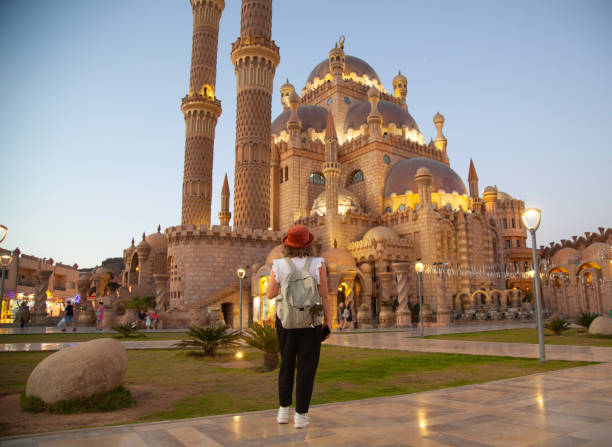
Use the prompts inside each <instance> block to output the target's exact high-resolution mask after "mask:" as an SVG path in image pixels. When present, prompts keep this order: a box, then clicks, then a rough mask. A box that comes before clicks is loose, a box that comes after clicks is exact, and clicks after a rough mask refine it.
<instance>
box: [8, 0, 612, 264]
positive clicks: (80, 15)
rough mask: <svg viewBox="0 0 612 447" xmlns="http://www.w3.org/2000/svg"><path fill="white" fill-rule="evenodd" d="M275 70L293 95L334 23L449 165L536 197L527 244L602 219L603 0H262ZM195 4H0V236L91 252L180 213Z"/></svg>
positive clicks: (607, 121) (83, 257)
mask: <svg viewBox="0 0 612 447" xmlns="http://www.w3.org/2000/svg"><path fill="white" fill-rule="evenodd" d="M273 11H274V12H273V31H272V37H273V39H274V40H275V41H276V43H277V44H278V46H279V47H280V54H281V63H280V65H279V67H278V68H277V71H276V78H275V83H274V84H275V85H274V89H275V92H274V98H273V110H272V116H273V117H275V116H276V115H277V114H278V113H280V111H281V110H282V107H281V103H280V99H279V97H280V94H279V88H280V86H281V85H282V84H283V83H284V81H285V78H289V80H290V81H291V82H292V83H293V84H294V85H295V87H296V89H297V91H298V93H299V92H300V91H301V89H302V87H304V84H305V81H306V78H307V76H308V74H309V73H310V71H311V70H312V69H313V68H314V67H315V66H316V65H317V64H318V63H319V62H321V61H322V60H323V59H326V58H327V54H328V52H329V50H330V49H331V48H332V47H333V45H334V43H335V42H336V41H337V40H338V38H339V36H340V35H345V36H346V42H345V51H346V53H347V54H349V55H353V56H357V57H359V58H361V59H364V60H365V61H367V62H368V63H369V64H370V65H371V66H372V67H373V68H374V69H375V70H376V72H377V73H378V75H379V77H380V78H381V81H382V82H383V84H384V85H385V87H386V89H387V91H388V92H391V91H392V90H393V86H392V82H391V80H392V79H393V76H395V75H396V74H397V71H398V69H400V70H401V71H402V73H403V74H404V75H405V76H406V77H407V78H408V97H407V103H408V110H409V112H410V113H411V114H412V116H413V117H414V118H415V120H416V122H417V123H418V125H419V127H420V130H421V132H422V133H423V134H424V135H425V137H426V140H427V141H429V139H430V138H432V137H435V127H434V125H433V122H432V119H433V116H434V115H435V113H436V112H438V111H439V112H440V113H442V114H443V115H444V116H445V117H446V124H445V128H444V133H445V135H446V137H447V138H448V155H449V157H450V160H451V167H452V168H453V169H454V170H455V171H456V172H457V173H458V174H459V175H460V176H461V177H462V179H463V180H464V183H465V184H466V185H467V173H468V167H469V160H470V157H471V158H473V160H474V164H475V166H476V170H477V173H478V176H479V179H480V182H479V188H480V192H481V194H482V190H483V189H484V188H485V187H486V186H487V185H497V186H498V188H499V190H501V191H505V192H507V193H509V194H510V195H512V196H513V197H516V198H519V199H522V200H524V201H525V205H526V206H527V207H532V206H533V207H538V208H540V209H541V210H542V224H541V226H540V229H539V230H538V233H537V237H538V244H539V245H546V244H548V243H549V242H551V241H559V240H560V239H564V238H567V239H569V238H570V237H571V236H572V235H581V234H583V233H584V232H585V231H596V230H597V228H598V227H612V200H611V194H612V143H611V140H612V137H611V136H610V134H609V132H610V129H611V128H612V111H611V107H610V105H611V104H612V88H611V82H612V2H610V1H607V0H602V1H593V0H576V1H560V0H554V1H511V2H510V1H501V0H499V1H495V0H482V1H450V0H448V1H445V0H439V1H435V2H432V1H397V0H379V1H377V2H366V1H361V0H334V1H330V0H327V1H323V0H312V1H297V0H294V1H288V0H284V1H278V0H277V1H276V2H274V10H273ZM239 32H240V1H238V0H229V1H227V0H226V8H225V11H224V12H223V16H222V19H221V24H220V35H219V51H218V66H217V88H216V94H217V98H218V99H220V100H221V101H222V104H223V113H222V115H221V117H220V119H219V122H218V125H217V129H216V140H215V158H214V172H213V206H212V223H213V224H215V225H216V224H218V218H217V213H218V211H219V205H220V197H219V195H220V191H221V186H222V181H223V176H224V175H225V173H227V174H228V176H229V180H230V190H231V191H232V199H233V177H234V140H235V136H234V129H235V107H236V91H235V88H236V87H235V77H234V70H233V66H232V64H231V61H230V49H231V43H232V42H233V41H235V40H236V37H237V36H238V35H239ZM191 37H192V15H191V6H190V4H189V1H188V0H104V1H87V0H44V1H43V0H39V1H23V0H2V1H1V2H0V60H1V61H2V63H1V65H2V68H1V69H0V104H1V106H0V173H1V176H2V179H1V180H2V181H1V183H0V184H1V185H2V186H1V201H0V203H1V204H0V223H2V224H4V225H6V226H7V227H8V228H9V232H8V236H7V238H6V240H5V241H4V242H3V244H2V247H3V248H8V249H14V248H15V247H19V248H20V249H21V251H22V252H23V253H26V254H30V255H35V256H39V257H46V258H49V257H53V258H54V259H55V260H56V261H61V262H64V263H68V264H72V263H74V262H76V263H78V264H79V266H80V267H93V266H95V265H98V264H100V263H101V261H102V260H104V259H105V258H108V257H118V256H122V255H123V249H124V248H126V247H127V246H129V244H130V240H131V238H132V237H135V238H136V241H137V243H138V241H139V240H140V238H141V234H142V232H143V231H145V232H147V233H150V232H153V231H156V229H157V225H158V224H161V226H162V231H163V229H165V228H166V227H168V226H174V225H178V224H180V220H181V188H182V176H183V157H184V144H185V127H184V120H183V116H182V113H181V111H180V100H181V98H182V97H183V96H184V95H185V94H186V92H187V90H188V85H189V66H190V58H191Z"/></svg>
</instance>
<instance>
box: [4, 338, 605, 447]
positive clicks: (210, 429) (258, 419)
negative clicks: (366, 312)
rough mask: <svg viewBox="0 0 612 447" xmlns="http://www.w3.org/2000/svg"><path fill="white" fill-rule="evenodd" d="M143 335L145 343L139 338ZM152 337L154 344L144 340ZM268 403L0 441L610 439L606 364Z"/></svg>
mask: <svg viewBox="0 0 612 447" xmlns="http://www.w3.org/2000/svg"><path fill="white" fill-rule="evenodd" d="M143 343H147V342H143ZM148 343H157V342H148ZM330 343H332V344H336V345H341V346H353V347H372V348H386V349H399V350H411V351H434V352H462V353H467V354H489V355H509V356H520V357H537V356H538V351H537V345H526V344H512V343H480V342H467V341H451V340H421V339H419V338H416V339H415V338H410V337H409V336H408V334H407V333H406V332H379V333H369V334H366V333H362V334H341V333H338V334H335V336H334V338H333V340H330ZM546 348H547V357H548V358H549V359H552V358H559V359H567V360H592V361H603V362H612V348H590V347H580V346H546ZM275 415H276V413H275V411H260V412H252V413H242V414H236V415H223V416H213V417H206V418H196V419H189V420H181V421H169V422H159V423H152V424H138V425H126V426H118V427H107V428H95V429H86V430H77V431H70V432H57V433H51V434H43V435H37V436H25V437H20V438H11V439H8V438H7V439H4V440H3V441H0V444H1V445H3V446H23V447H51V446H53V447H76V446H87V447H102V446H109V447H110V446H113V447H114V446H130V447H131V446H138V447H147V446H148V447H162V446H163V447H166V446H167V447H179V446H181V447H184V446H215V447H216V446H233V447H246V446H253V447H254V446H284V447H289V446H316V447H324V446H336V447H337V446H343V447H349V446H350V447H368V446H376V447H407V446H432V447H433V446H470V447H479V446H512V447H520V446H555V447H557V446H558V447H563V446H584V447H587V446H590V447H593V446H611V445H612V365H611V364H610V363H602V364H598V365H591V366H585V367H581V368H572V369H566V370H562V371H555V372H550V373H544V374H535V375H531V376H526V377H519V378H515V379H507V380H500V381H496V382H489V383H484V384H480V385H469V386H463V387H457V388H449V389H444V390H438V391H430V392H423V393H416V394H408V395H402V396H394V397H386V398H378V399H369V400H361V401H353V402H347V403H338V404H329V405H319V406H314V407H311V411H310V416H311V425H310V426H309V427H308V428H307V429H305V430H296V429H294V428H293V426H292V425H291V424H289V425H278V424H276V421H275Z"/></svg>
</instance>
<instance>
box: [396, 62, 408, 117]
mask: <svg viewBox="0 0 612 447" xmlns="http://www.w3.org/2000/svg"><path fill="white" fill-rule="evenodd" d="M393 94H394V95H395V97H396V98H398V99H399V100H400V102H401V105H402V108H403V109H404V110H408V105H407V104H406V96H407V95H408V79H406V76H404V75H403V74H402V72H401V71H399V70H398V72H397V75H396V76H395V77H394V78H393Z"/></svg>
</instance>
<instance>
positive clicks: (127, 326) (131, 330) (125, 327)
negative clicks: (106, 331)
mask: <svg viewBox="0 0 612 447" xmlns="http://www.w3.org/2000/svg"><path fill="white" fill-rule="evenodd" d="M111 329H112V330H113V331H115V332H119V334H121V337H123V338H130V337H132V336H134V334H135V333H136V332H138V329H139V328H138V325H137V324H136V322H135V321H130V322H129V323H123V324H120V325H118V326H113V327H112V328H111Z"/></svg>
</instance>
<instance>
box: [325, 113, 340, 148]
mask: <svg viewBox="0 0 612 447" xmlns="http://www.w3.org/2000/svg"><path fill="white" fill-rule="evenodd" d="M337 139H338V136H337V135H336V125H335V124H334V116H333V115H332V113H331V112H328V113H327V125H326V126H325V141H327V140H337Z"/></svg>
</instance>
